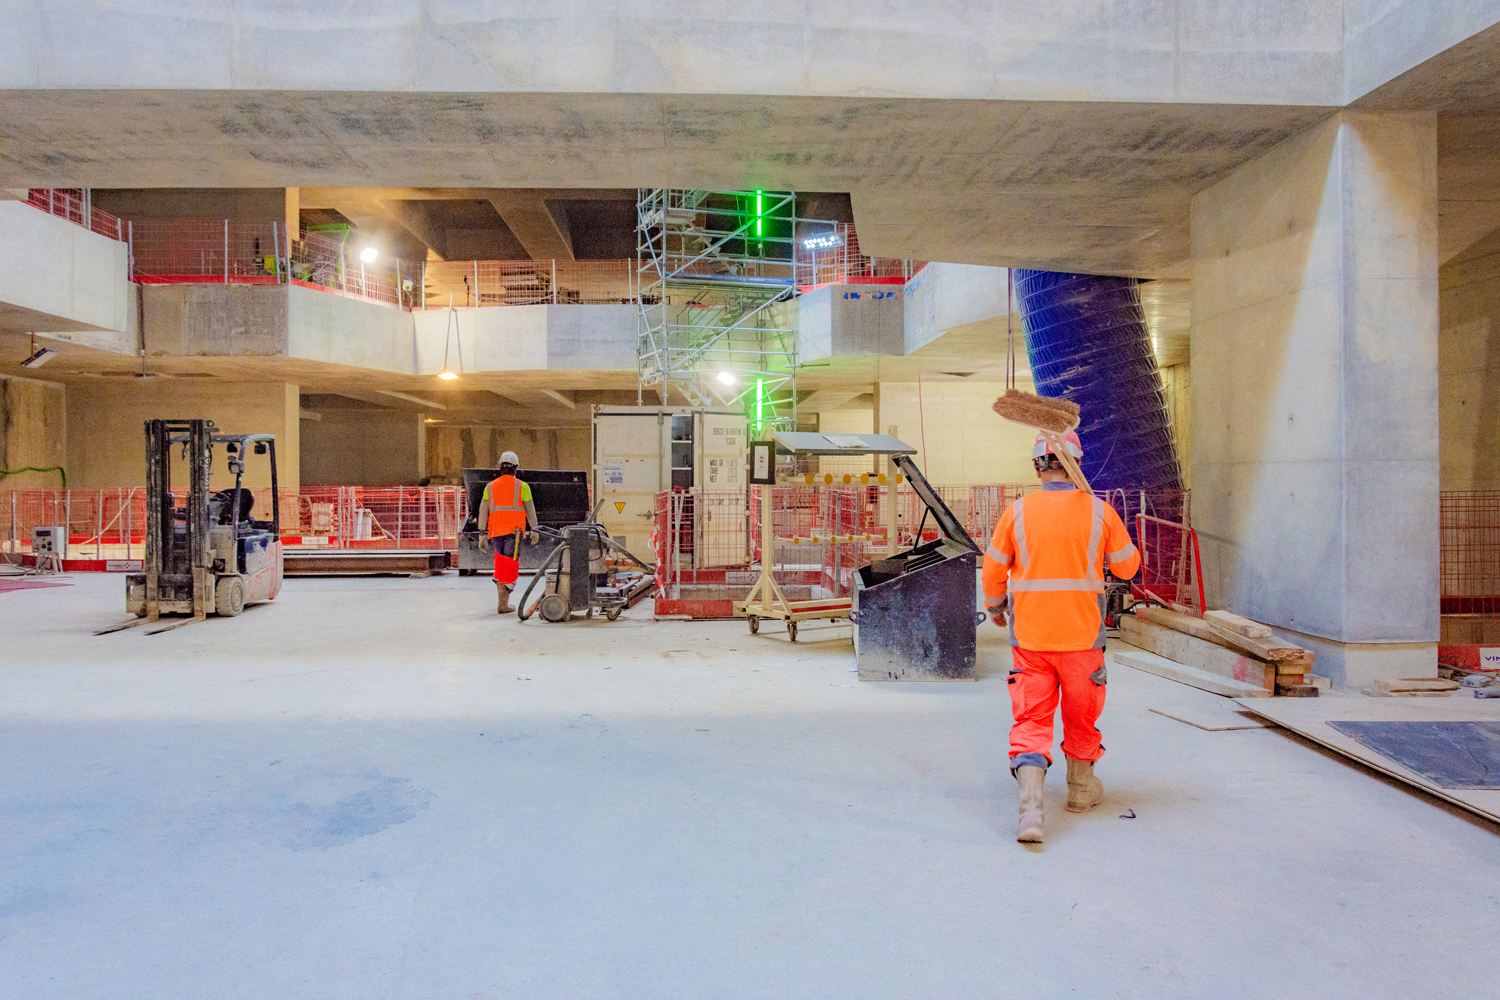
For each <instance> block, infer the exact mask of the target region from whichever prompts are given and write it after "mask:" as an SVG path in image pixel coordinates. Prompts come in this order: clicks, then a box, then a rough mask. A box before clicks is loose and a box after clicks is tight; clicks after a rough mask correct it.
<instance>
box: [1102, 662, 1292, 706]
mask: <svg viewBox="0 0 1500 1000" xmlns="http://www.w3.org/2000/svg"><path fill="white" fill-rule="evenodd" d="M1114 658H1115V662H1116V663H1122V664H1124V665H1125V666H1127V667H1134V668H1135V669H1137V670H1141V671H1144V672H1145V673H1148V674H1155V675H1156V676H1158V677H1165V678H1166V679H1167V680H1169V681H1177V682H1178V683H1179V684H1186V685H1188V686H1189V687H1195V688H1197V689H1198V690H1200V691H1208V692H1210V693H1211V694H1221V695H1223V696H1224V697H1226V698H1269V697H1271V690H1270V689H1269V688H1264V687H1261V686H1260V685H1258V684H1249V683H1246V682H1245V681H1237V680H1235V679H1233V678H1232V677H1225V676H1224V675H1222V674H1216V673H1213V672H1212V671H1208V670H1200V669H1198V668H1197V667H1189V666H1186V665H1184V664H1181V663H1178V662H1177V661H1175V660H1170V659H1168V658H1167V657H1165V656H1158V655H1156V654H1155V653H1137V652H1134V651H1131V652H1116V653H1115V654H1114Z"/></svg>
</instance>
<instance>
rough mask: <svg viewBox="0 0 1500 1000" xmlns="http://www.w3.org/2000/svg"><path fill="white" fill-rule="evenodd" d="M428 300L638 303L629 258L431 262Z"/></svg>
mask: <svg viewBox="0 0 1500 1000" xmlns="http://www.w3.org/2000/svg"><path fill="white" fill-rule="evenodd" d="M423 288H424V293H423V294H424V295H425V299H424V302H423V304H425V305H426V307H427V308H429V309H431V308H447V306H448V303H449V301H450V300H451V301H452V303H453V305H455V306H529V305H559V304H571V305H612V304H617V303H627V304H628V303H633V302H634V301H635V266H634V262H633V261H628V260H470V261H429V262H428V263H427V264H426V265H425V271H424V284H423Z"/></svg>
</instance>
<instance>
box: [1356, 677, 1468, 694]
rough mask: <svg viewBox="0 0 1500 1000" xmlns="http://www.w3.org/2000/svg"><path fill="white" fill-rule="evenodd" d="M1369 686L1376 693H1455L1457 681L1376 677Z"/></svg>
mask: <svg viewBox="0 0 1500 1000" xmlns="http://www.w3.org/2000/svg"><path fill="white" fill-rule="evenodd" d="M1371 686H1372V687H1374V688H1375V690H1377V691H1457V690H1458V681H1450V680H1444V679H1443V678H1441V677H1377V678H1375V680H1373V681H1372V682H1371Z"/></svg>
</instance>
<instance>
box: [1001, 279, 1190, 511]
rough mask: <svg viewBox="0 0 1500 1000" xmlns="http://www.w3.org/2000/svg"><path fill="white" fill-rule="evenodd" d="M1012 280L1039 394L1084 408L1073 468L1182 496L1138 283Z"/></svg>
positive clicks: (1102, 485)
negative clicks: (1080, 455) (1076, 464)
mask: <svg viewBox="0 0 1500 1000" xmlns="http://www.w3.org/2000/svg"><path fill="white" fill-rule="evenodd" d="M1014 277H1015V287H1016V299H1017V303H1018V306H1019V308H1020V313H1021V325H1022V328H1023V330H1024V331H1025V334H1026V353H1027V356H1028V357H1029V358H1030V360H1031V377H1032V378H1033V379H1034V380H1035V382H1036V391H1037V394H1038V395H1040V396H1063V397H1066V398H1068V399H1071V400H1072V401H1073V402H1075V403H1077V404H1078V405H1079V406H1080V407H1082V410H1083V414H1082V416H1083V422H1082V424H1080V426H1079V428H1078V437H1079V439H1080V440H1082V442H1083V462H1082V463H1080V464H1081V466H1082V469H1083V474H1084V476H1086V477H1087V478H1088V480H1089V485H1091V486H1092V487H1093V488H1094V489H1096V490H1120V489H1123V490H1155V489H1170V490H1180V489H1182V468H1181V466H1180V465H1179V464H1178V461H1177V445H1176V443H1175V442H1174V441H1173V439H1172V425H1171V420H1170V418H1169V417H1168V415H1167V400H1166V394H1165V393H1164V392H1163V391H1162V384H1161V373H1160V372H1159V371H1158V370H1157V366H1156V356H1155V354H1154V353H1152V350H1151V335H1150V334H1149V333H1148V332H1147V330H1146V318H1145V314H1144V313H1143V312H1142V311H1141V296H1140V292H1139V290H1138V288H1137V281H1136V279H1135V278H1111V277H1102V276H1099V275H1092V274H1065V273H1062V272H1058V271H1022V270H1017V271H1015V273H1014ZM1132 530H1133V529H1132Z"/></svg>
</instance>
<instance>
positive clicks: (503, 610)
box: [495, 580, 516, 615]
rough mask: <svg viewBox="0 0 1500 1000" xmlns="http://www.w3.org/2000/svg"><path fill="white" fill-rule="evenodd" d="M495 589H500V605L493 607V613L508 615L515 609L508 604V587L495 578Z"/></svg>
mask: <svg viewBox="0 0 1500 1000" xmlns="http://www.w3.org/2000/svg"><path fill="white" fill-rule="evenodd" d="M495 589H496V590H498V591H500V606H499V607H498V608H496V609H495V614H497V615H508V614H510V613H511V612H512V611H514V610H516V609H515V608H513V607H511V606H510V588H509V587H507V586H506V585H505V584H503V583H501V582H499V581H498V580H497V581H495Z"/></svg>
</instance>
